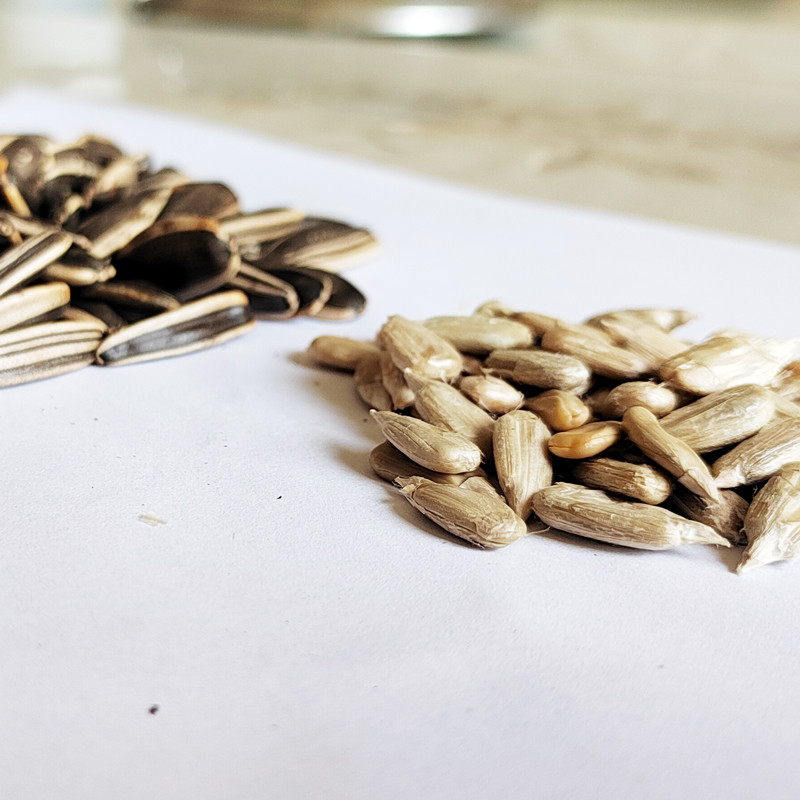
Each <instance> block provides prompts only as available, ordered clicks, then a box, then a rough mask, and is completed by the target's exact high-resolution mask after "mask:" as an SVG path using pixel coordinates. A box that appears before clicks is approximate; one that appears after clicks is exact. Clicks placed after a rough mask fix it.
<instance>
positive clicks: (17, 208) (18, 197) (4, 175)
mask: <svg viewBox="0 0 800 800" xmlns="http://www.w3.org/2000/svg"><path fill="white" fill-rule="evenodd" d="M0 199H2V200H4V201H5V203H6V205H7V206H8V207H9V208H10V209H11V210H12V211H13V212H14V213H15V214H19V215H20V216H23V217H30V216H31V210H30V208H29V207H28V204H27V203H26V202H25V198H24V197H23V196H22V192H20V190H19V187H18V186H17V185H16V184H15V183H14V182H13V181H12V180H11V179H10V178H9V177H8V160H7V159H6V157H5V156H2V155H0Z"/></svg>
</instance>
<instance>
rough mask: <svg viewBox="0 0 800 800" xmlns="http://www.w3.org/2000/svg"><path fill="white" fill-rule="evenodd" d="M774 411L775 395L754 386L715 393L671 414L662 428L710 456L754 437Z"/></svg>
mask: <svg viewBox="0 0 800 800" xmlns="http://www.w3.org/2000/svg"><path fill="white" fill-rule="evenodd" d="M774 411H775V403H774V401H773V394H772V392H770V390H769V389H766V388H765V387H763V386H758V385H757V384H754V383H751V384H744V385H741V386H733V387H731V388H730V389H722V390H721V391H718V392H711V394H707V395H705V397H701V398H700V399H699V400H695V401H694V402H693V403H690V404H689V405H686V406H683V407H682V408H679V409H677V410H676V411H673V412H672V413H670V414H667V416H665V417H664V418H663V419H662V420H661V424H662V425H663V427H664V430H666V431H668V432H669V433H671V434H672V435H673V436H677V437H678V438H679V439H683V441H684V442H686V444H688V445H689V446H690V447H691V448H692V449H694V450H696V451H697V452H698V453H708V452H710V451H712V450H718V449H719V448H721V447H725V446H727V445H729V444H734V443H735V442H741V441H742V439H746V438H747V437H748V436H752V435H753V434H754V433H756V431H758V430H760V429H761V428H762V427H763V426H764V425H766V424H767V422H769V421H770V419H772V416H773V413H774Z"/></svg>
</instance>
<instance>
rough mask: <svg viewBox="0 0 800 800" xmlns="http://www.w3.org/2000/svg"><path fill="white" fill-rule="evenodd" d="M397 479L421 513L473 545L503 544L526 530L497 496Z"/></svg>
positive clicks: (404, 492)
mask: <svg viewBox="0 0 800 800" xmlns="http://www.w3.org/2000/svg"><path fill="white" fill-rule="evenodd" d="M397 482H398V483H399V484H400V486H401V487H402V488H401V492H402V493H403V495H405V497H406V498H407V499H408V501H409V502H410V503H411V505H412V506H414V508H416V509H417V510H418V511H419V512H420V513H422V514H424V515H425V516H426V517H428V519H431V520H433V521H434V522H435V523H436V524H437V525H439V526H440V527H441V528H444V530H446V531H448V532H449V533H452V534H453V535H454V536H457V537H458V538H459V539H463V540H464V541H466V542H469V543H470V544H472V545H475V546H476V547H480V548H482V549H494V548H497V547H505V546H506V545H509V544H512V543H513V542H516V541H517V540H519V539H521V538H522V537H523V536H525V534H526V533H527V532H528V528H527V526H526V525H525V522H524V521H523V520H522V519H520V518H519V517H518V516H517V515H516V514H515V513H514V512H513V511H512V510H511V509H510V508H509V507H508V506H507V505H506V504H505V503H504V502H503V500H502V499H500V498H499V497H494V496H492V495H490V494H488V493H484V492H480V491H470V490H469V489H464V488H461V487H460V486H449V485H446V484H441V483H434V482H433V481H429V480H427V479H425V478H420V477H413V478H401V479H399V480H398V481H397Z"/></svg>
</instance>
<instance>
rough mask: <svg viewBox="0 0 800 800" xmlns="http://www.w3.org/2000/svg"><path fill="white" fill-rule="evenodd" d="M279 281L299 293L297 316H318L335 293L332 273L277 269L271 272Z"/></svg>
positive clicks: (309, 268)
mask: <svg viewBox="0 0 800 800" xmlns="http://www.w3.org/2000/svg"><path fill="white" fill-rule="evenodd" d="M270 274H271V275H274V276H275V277H276V278H277V279H278V280H280V281H284V282H285V283H288V284H289V285H290V286H291V287H292V288H294V290H295V292H296V293H297V299H298V301H299V306H298V308H297V312H296V313H297V314H299V315H301V316H306V317H314V316H316V315H317V314H318V313H319V312H320V311H322V309H323V308H324V307H325V304H326V303H327V302H328V300H329V299H330V296H331V294H332V293H333V280H332V279H331V273H330V272H326V271H325V270H315V269H312V268H311V267H305V268H304V267H276V268H274V269H271V270H270Z"/></svg>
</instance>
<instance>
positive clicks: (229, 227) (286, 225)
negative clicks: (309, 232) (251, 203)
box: [220, 208, 306, 257]
mask: <svg viewBox="0 0 800 800" xmlns="http://www.w3.org/2000/svg"><path fill="white" fill-rule="evenodd" d="M305 216H306V215H305V214H304V213H303V212H302V211H299V210H298V209H296V208H267V209H264V210H262V211H251V212H248V213H240V214H234V215H232V216H229V217H223V218H222V219H220V225H221V227H222V230H223V231H225V233H226V234H228V236H230V237H231V239H234V240H235V241H236V243H237V244H238V245H239V249H240V250H241V251H242V255H243V256H245V254H246V248H247V246H248V245H251V244H260V243H261V242H270V241H275V240H276V239H282V238H284V237H286V236H288V235H289V234H290V233H294V232H295V231H296V230H297V229H298V228H299V227H300V223H301V222H302V221H303V220H304V219H305ZM247 256H249V251H247ZM256 257H257V256H256Z"/></svg>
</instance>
